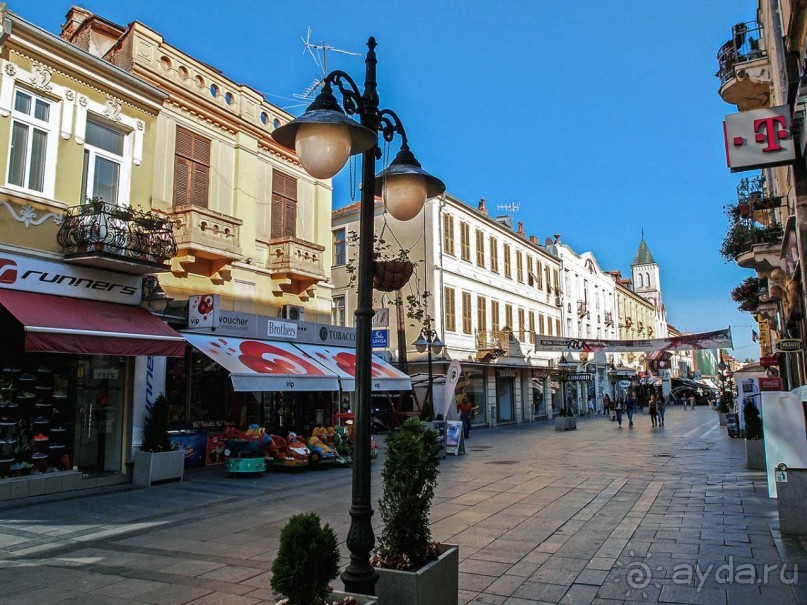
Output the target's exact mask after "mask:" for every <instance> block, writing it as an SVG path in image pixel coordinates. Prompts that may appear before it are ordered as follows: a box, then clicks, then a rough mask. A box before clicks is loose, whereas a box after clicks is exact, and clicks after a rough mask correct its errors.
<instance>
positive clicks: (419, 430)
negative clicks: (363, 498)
mask: <svg viewBox="0 0 807 605" xmlns="http://www.w3.org/2000/svg"><path fill="white" fill-rule="evenodd" d="M438 451H439V444H438V439H437V433H436V431H434V430H432V429H430V428H427V426H426V424H425V423H424V422H423V421H421V420H419V419H417V418H409V419H408V420H407V421H406V422H404V424H403V426H402V427H401V428H400V430H398V431H396V432H394V433H391V434H390V435H389V436H388V437H387V457H386V460H385V461H384V469H383V471H382V475H381V476H382V483H383V494H382V496H381V500H380V501H379V513H380V515H381V520H382V521H383V523H384V529H383V531H382V533H381V537H380V539H379V546H378V549H377V551H376V553H375V555H374V556H373V559H372V561H371V562H372V564H373V565H374V566H375V567H376V569H377V571H378V575H379V579H378V583H377V584H376V590H375V592H376V595H377V596H378V599H379V602H380V603H384V604H385V605H427V604H428V605H432V604H434V605H448V604H451V603H457V599H458V589H459V549H458V547H457V546H455V545H448V544H438V543H435V542H433V541H432V536H431V530H430V528H429V512H430V510H431V503H432V499H433V498H434V488H435V486H436V484H437V475H438V469H437V465H438V463H439V462H438Z"/></svg>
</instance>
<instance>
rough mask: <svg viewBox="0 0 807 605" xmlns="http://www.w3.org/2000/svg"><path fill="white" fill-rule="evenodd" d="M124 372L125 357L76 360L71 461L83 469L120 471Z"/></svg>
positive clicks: (97, 471)
mask: <svg viewBox="0 0 807 605" xmlns="http://www.w3.org/2000/svg"><path fill="white" fill-rule="evenodd" d="M125 375H126V360H125V358H121V357H91V358H83V359H81V360H80V361H79V364H78V375H77V377H76V378H77V380H76V400H77V406H78V408H77V409H78V418H77V421H76V461H75V464H76V465H78V468H79V470H81V471H83V472H90V473H93V472H96V473H102V472H119V471H121V468H122V455H123V451H122V450H123V409H124V388H123V385H124V380H125Z"/></svg>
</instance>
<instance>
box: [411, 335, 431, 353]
mask: <svg viewBox="0 0 807 605" xmlns="http://www.w3.org/2000/svg"><path fill="white" fill-rule="evenodd" d="M412 345H414V347H415V350H416V351H417V352H418V353H425V352H426V348H427V347H428V346H429V341H428V340H426V338H425V337H424V336H423V334H421V335H420V336H419V337H418V339H417V340H416V341H415V342H413V343H412Z"/></svg>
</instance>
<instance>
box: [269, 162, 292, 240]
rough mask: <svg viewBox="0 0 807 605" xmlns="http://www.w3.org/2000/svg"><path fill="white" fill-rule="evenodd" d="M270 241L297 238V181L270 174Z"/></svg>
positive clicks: (286, 175) (274, 173) (278, 174)
mask: <svg viewBox="0 0 807 605" xmlns="http://www.w3.org/2000/svg"><path fill="white" fill-rule="evenodd" d="M271 237H272V239H275V238H280V237H297V179H295V178H294V177H293V176H290V175H288V174H285V173H283V172H279V171H277V170H275V171H274V172H273V173H272V234H271Z"/></svg>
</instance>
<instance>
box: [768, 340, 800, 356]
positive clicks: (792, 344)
mask: <svg viewBox="0 0 807 605" xmlns="http://www.w3.org/2000/svg"><path fill="white" fill-rule="evenodd" d="M773 348H774V350H775V351H777V352H779V353H792V352H794V351H801V340H799V339H798V338H783V339H782V340H779V341H777V342H775V343H774V345H773Z"/></svg>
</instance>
